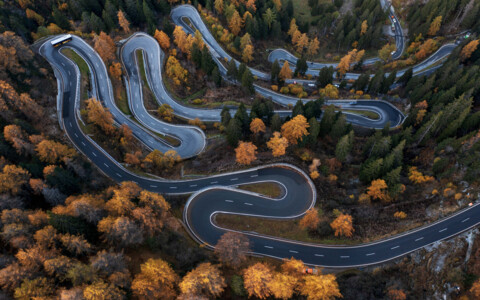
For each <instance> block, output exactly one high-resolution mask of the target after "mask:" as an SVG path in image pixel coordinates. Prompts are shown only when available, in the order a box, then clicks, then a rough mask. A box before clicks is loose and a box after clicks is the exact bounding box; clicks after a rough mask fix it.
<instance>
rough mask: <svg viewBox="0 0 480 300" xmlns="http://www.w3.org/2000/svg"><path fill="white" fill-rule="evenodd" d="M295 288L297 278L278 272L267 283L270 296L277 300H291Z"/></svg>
mask: <svg viewBox="0 0 480 300" xmlns="http://www.w3.org/2000/svg"><path fill="white" fill-rule="evenodd" d="M297 286H298V278H297V277H295V276H292V275H288V274H283V273H280V272H276V273H275V274H274V275H273V278H272V280H271V281H270V283H269V289H270V291H271V292H272V295H273V296H274V297H275V298H278V299H292V296H293V294H294V292H295V288H296V287H297Z"/></svg>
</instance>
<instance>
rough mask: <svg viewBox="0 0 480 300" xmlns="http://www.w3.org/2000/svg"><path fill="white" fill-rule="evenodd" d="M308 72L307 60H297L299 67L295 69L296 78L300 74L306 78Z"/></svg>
mask: <svg viewBox="0 0 480 300" xmlns="http://www.w3.org/2000/svg"><path fill="white" fill-rule="evenodd" d="M307 70H308V66H307V60H306V59H305V58H303V57H301V58H300V59H299V60H297V65H296V67H295V76H297V75H298V74H300V75H302V76H304V75H305V72H307Z"/></svg>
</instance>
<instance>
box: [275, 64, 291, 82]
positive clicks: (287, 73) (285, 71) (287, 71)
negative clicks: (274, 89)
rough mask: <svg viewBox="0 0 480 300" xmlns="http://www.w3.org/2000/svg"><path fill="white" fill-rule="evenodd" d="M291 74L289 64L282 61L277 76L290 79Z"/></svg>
mask: <svg viewBox="0 0 480 300" xmlns="http://www.w3.org/2000/svg"><path fill="white" fill-rule="evenodd" d="M292 76H293V72H292V69H290V65H289V64H288V61H285V62H284V63H283V66H282V68H281V69H280V73H279V74H278V77H280V78H281V79H282V80H286V79H290V78H292Z"/></svg>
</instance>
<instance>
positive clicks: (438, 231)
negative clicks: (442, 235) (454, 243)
mask: <svg viewBox="0 0 480 300" xmlns="http://www.w3.org/2000/svg"><path fill="white" fill-rule="evenodd" d="M445 230H447V228H443V229H442V230H439V231H438V232H444V231H445Z"/></svg>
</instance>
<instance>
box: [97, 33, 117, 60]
mask: <svg viewBox="0 0 480 300" xmlns="http://www.w3.org/2000/svg"><path fill="white" fill-rule="evenodd" d="M94 41H95V43H94V46H93V47H94V48H95V51H97V52H98V54H99V55H100V57H101V58H102V59H103V61H104V62H105V63H110V62H111V61H113V60H114V59H115V50H116V47H115V43H114V42H113V40H112V38H111V37H110V36H109V35H107V34H106V33H105V32H103V31H102V32H100V34H99V35H98V36H96V37H95V38H94Z"/></svg>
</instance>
